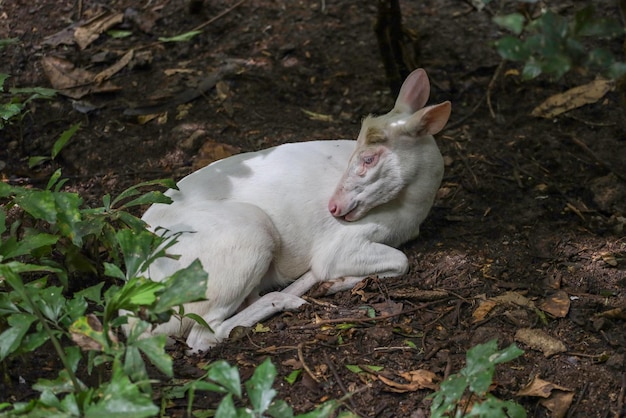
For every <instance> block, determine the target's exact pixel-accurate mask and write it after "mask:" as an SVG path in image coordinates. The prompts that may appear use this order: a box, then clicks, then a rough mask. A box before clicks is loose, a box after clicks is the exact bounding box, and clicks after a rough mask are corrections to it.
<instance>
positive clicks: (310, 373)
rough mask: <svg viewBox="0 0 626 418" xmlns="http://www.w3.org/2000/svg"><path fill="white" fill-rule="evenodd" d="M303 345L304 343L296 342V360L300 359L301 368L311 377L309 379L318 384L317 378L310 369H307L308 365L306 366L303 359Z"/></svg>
mask: <svg viewBox="0 0 626 418" xmlns="http://www.w3.org/2000/svg"><path fill="white" fill-rule="evenodd" d="M303 346H304V343H300V344H298V360H300V363H302V368H303V369H304V371H305V372H306V373H307V374H308V375H309V377H311V379H313V380H314V381H315V382H316V383H318V384H319V383H320V381H319V379H318V378H317V377H315V375H314V374H313V372H312V371H311V369H309V366H307V365H306V362H305V361H304V354H303V353H302V347H303Z"/></svg>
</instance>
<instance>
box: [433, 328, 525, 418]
mask: <svg viewBox="0 0 626 418" xmlns="http://www.w3.org/2000/svg"><path fill="white" fill-rule="evenodd" d="M523 353H524V352H523V351H522V350H520V349H519V348H517V346H516V345H515V344H512V345H510V346H509V347H508V348H505V349H503V350H499V351H498V341H497V340H492V341H490V342H488V343H486V344H479V345H477V346H475V347H473V348H472V349H470V350H469V351H468V352H467V364H466V366H465V367H464V368H463V369H462V370H461V371H460V372H459V373H458V374H454V375H452V376H450V377H448V378H447V379H446V380H445V381H443V382H442V383H441V386H440V388H439V390H438V391H437V392H435V393H434V394H432V395H431V396H430V397H431V398H432V400H433V403H432V406H431V409H430V412H431V416H432V417H433V418H437V417H459V418H460V417H511V418H522V417H526V412H525V411H524V408H522V407H521V406H520V405H519V404H517V403H515V402H513V401H502V400H500V399H498V398H496V397H495V396H493V395H491V394H490V393H488V390H489V386H490V385H491V384H492V383H493V374H494V372H495V367H496V365H497V364H500V363H506V362H508V361H511V360H513V359H515V358H517V357H519V356H520V355H522V354H523Z"/></svg>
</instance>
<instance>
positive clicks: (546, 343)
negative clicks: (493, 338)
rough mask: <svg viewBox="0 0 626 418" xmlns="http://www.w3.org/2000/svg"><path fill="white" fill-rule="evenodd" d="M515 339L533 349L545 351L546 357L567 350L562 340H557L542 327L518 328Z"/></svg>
mask: <svg viewBox="0 0 626 418" xmlns="http://www.w3.org/2000/svg"><path fill="white" fill-rule="evenodd" d="M515 341H518V342H521V343H524V344H526V345H527V346H529V347H530V348H532V349H533V350H538V351H541V352H543V355H544V356H545V357H551V356H553V355H555V354H557V353H563V352H565V351H567V348H566V347H565V344H563V342H562V341H560V340H557V339H556V338H554V337H552V336H550V335H548V334H547V333H545V332H544V331H542V330H540V329H531V328H521V329H518V330H517V332H516V333H515Z"/></svg>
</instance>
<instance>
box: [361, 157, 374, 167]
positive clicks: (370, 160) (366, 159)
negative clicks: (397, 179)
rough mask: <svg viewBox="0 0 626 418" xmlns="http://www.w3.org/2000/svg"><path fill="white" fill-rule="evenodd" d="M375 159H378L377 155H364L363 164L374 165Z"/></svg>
mask: <svg viewBox="0 0 626 418" xmlns="http://www.w3.org/2000/svg"><path fill="white" fill-rule="evenodd" d="M374 161H376V156H375V155H365V156H364V157H363V164H365V165H372V164H374Z"/></svg>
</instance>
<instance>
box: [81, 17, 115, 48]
mask: <svg viewBox="0 0 626 418" xmlns="http://www.w3.org/2000/svg"><path fill="white" fill-rule="evenodd" d="M123 20H124V13H113V14H111V13H103V14H100V15H98V16H96V17H95V18H93V19H91V20H90V21H88V22H87V23H85V24H84V25H82V26H80V27H78V28H76V30H75V31H74V39H76V43H77V44H78V46H79V47H80V49H85V48H87V47H88V46H89V44H91V43H92V42H93V41H95V40H96V39H98V38H99V37H100V35H101V34H102V33H103V32H105V31H106V30H108V29H110V28H111V27H113V26H115V25H117V24H119V23H122V21H123Z"/></svg>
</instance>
